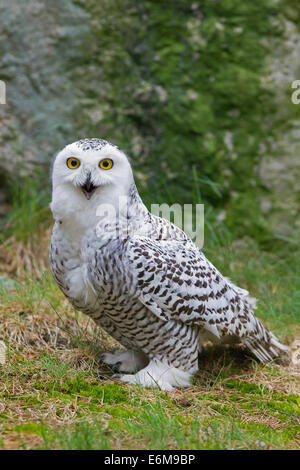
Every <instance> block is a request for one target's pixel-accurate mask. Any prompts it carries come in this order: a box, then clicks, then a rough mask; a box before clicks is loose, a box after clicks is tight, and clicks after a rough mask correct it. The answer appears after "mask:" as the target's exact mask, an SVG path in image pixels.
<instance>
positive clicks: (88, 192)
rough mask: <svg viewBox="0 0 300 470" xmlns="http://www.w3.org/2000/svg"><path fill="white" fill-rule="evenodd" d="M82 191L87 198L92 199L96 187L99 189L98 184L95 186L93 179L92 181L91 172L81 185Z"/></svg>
mask: <svg viewBox="0 0 300 470" xmlns="http://www.w3.org/2000/svg"><path fill="white" fill-rule="evenodd" d="M81 189H82V192H83V194H84V195H85V197H86V198H87V199H91V196H92V194H93V192H94V191H95V189H97V186H94V185H93V183H92V181H91V174H90V173H88V176H87V178H86V180H85V183H84V185H83V186H81Z"/></svg>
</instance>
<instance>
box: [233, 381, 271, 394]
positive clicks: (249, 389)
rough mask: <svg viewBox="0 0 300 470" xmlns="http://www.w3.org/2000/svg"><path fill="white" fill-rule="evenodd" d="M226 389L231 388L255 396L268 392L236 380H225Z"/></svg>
mask: <svg viewBox="0 0 300 470" xmlns="http://www.w3.org/2000/svg"><path fill="white" fill-rule="evenodd" d="M226 387H228V388H233V389H235V390H239V391H240V392H242V393H245V394H247V393H249V394H257V395H265V394H268V393H269V392H268V391H267V390H264V388H262V387H258V386H257V385H255V384H252V383H251V384H250V383H246V382H242V381H238V380H227V381H226Z"/></svg>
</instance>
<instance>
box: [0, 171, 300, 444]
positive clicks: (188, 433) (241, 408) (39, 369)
mask: <svg viewBox="0 0 300 470" xmlns="http://www.w3.org/2000/svg"><path fill="white" fill-rule="evenodd" d="M194 179H195V184H194V190H193V202H194V203H196V202H202V201H201V193H200V190H199V184H200V183H199V181H198V179H199V176H198V175H197V173H196V172H194ZM203 184H209V185H210V186H211V187H212V190H214V191H215V192H216V195H217V194H218V191H219V187H218V186H216V185H214V184H213V183H212V182H211V181H208V180H207V181H205V182H203V181H201V185H203ZM26 191H27V189H24V191H23V190H22V191H21V193H19V195H16V196H15V201H16V202H15V206H14V210H13V214H14V215H13V217H12V218H11V219H10V225H9V230H8V233H6V237H7V236H11V235H12V234H13V235H14V237H13V238H11V239H10V240H9V241H6V242H5V243H6V245H5V248H4V251H1V248H0V274H2V272H3V273H7V272H11V274H10V275H9V276H10V277H11V278H13V279H14V281H15V290H5V288H4V287H2V288H1V290H0V325H1V329H0V331H1V333H0V340H4V341H5V343H6V345H7V360H6V363H5V364H3V365H0V448H4V449H8V448H23V449H54V448H55V449H300V395H299V389H300V383H299V377H300V376H299V369H297V367H296V366H295V365H294V364H293V363H292V362H289V361H287V360H285V361H281V362H280V361H278V362H277V363H274V364H268V365H266V366H263V365H260V364H258V363H256V362H255V361H254V360H253V358H251V357H249V356H248V355H247V354H244V352H242V351H241V350H239V349H221V348H218V349H215V350H212V349H208V350H206V351H205V352H204V353H203V354H202V355H201V357H200V359H199V372H198V374H197V375H196V377H195V378H194V382H193V385H192V386H191V387H189V388H188V389H186V390H177V391H176V392H175V393H167V392H162V391H160V390H154V389H143V388H140V387H138V386H127V385H125V384H121V383H120V382H118V380H116V379H113V378H112V375H113V374H112V371H111V370H110V369H109V368H105V367H104V366H103V365H100V364H99V363H98V357H99V355H100V353H101V352H103V351H105V350H107V349H108V350H112V349H114V348H117V347H118V345H117V344H116V343H115V342H114V341H113V340H112V339H111V338H109V337H108V336H107V335H106V334H105V333H104V332H103V331H102V330H100V329H99V328H97V327H95V325H94V324H93V322H92V321H91V320H90V319H88V318H87V317H85V316H84V315H82V314H80V313H78V312H74V310H73V308H72V307H71V305H70V303H69V302H68V301H67V300H66V299H65V298H64V296H63V295H62V293H61V292H60V291H59V289H58V287H57V286H56V284H55V282H54V280H53V278H52V275H51V273H50V272H49V269H48V267H47V257H48V244H49V240H48V235H44V234H43V233H44V232H43V230H44V228H43V227H44V225H43V224H44V222H45V223H46V220H47V216H46V212H45V211H44V210H43V209H42V207H44V206H43V202H42V200H39V201H36V200H35V197H36V196H35V192H34V191H32V190H29V189H28V191H27V192H26ZM148 196H149V195H148ZM149 197H150V196H149ZM170 197H171V198H172V199H174V198H173V196H172V195H170ZM146 199H147V198H146ZM149 200H150V199H149ZM174 200H175V199H174ZM38 207H40V208H41V210H40V209H38ZM26 210H27V213H28V218H27V217H26V216H24V214H23V215H22V213H23V212H24V211H26ZM20 216H21V217H20ZM205 222H206V233H205V237H206V238H205V245H204V251H205V254H206V255H207V256H208V258H209V259H210V260H211V261H212V262H213V263H214V264H215V266H216V267H217V268H218V269H219V270H220V271H221V272H222V273H223V274H225V275H226V276H229V277H230V278H231V279H232V280H233V281H234V282H235V283H237V284H238V285H240V286H242V287H244V288H247V289H248V290H249V292H250V293H251V295H253V296H255V297H257V298H258V299H259V303H258V310H257V312H256V313H257V316H258V317H259V318H260V319H262V321H263V323H264V324H265V325H266V326H267V327H269V328H270V329H271V330H272V331H273V332H274V333H275V334H276V335H277V336H278V337H279V339H280V340H282V341H283V342H286V343H288V344H292V343H293V341H294V340H295V338H297V337H299V334H300V261H299V260H300V256H299V255H300V250H299V248H298V247H297V245H295V244H294V243H293V240H290V241H283V240H277V239H275V238H273V239H272V240H271V241H270V239H268V241H267V242H266V243H264V242H261V241H260V242H255V241H254V240H253V239H250V238H243V239H241V240H238V241H236V240H233V236H232V234H231V233H230V232H228V230H227V229H226V226H225V225H224V224H223V223H222V222H218V220H217V217H216V213H215V211H214V209H213V208H211V207H207V206H206V209H205ZM46 233H47V232H46ZM33 235H38V237H39V240H38V241H37V237H34V236H33ZM32 238H34V239H35V241H34V242H33V243H29V242H28V240H30V239H32ZM37 253H39V254H38V255H37ZM28 254H29V255H30V256H29V255H28ZM22 257H24V259H30V260H32V262H33V261H34V262H36V259H37V261H38V262H39V261H40V264H41V265H40V266H39V265H38V263H37V264H36V265H35V270H34V271H32V270H30V269H29V268H30V263H29V266H28V263H27V264H25V263H24V264H23V262H22ZM35 273H37V274H35Z"/></svg>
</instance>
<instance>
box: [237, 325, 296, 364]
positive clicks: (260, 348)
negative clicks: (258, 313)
mask: <svg viewBox="0 0 300 470" xmlns="http://www.w3.org/2000/svg"><path fill="white" fill-rule="evenodd" d="M255 323H256V324H255V328H254V331H255V333H254V332H253V333H252V334H250V335H249V336H245V337H243V338H241V340H242V343H243V344H244V345H245V346H246V347H247V348H248V349H249V350H250V351H251V352H252V353H253V354H254V355H255V357H257V359H258V360H259V361H260V362H269V361H272V360H273V359H275V358H276V357H278V356H280V355H281V353H282V352H287V351H288V347H287V346H285V345H284V344H281V343H280V342H279V341H278V339H277V338H276V336H274V335H273V333H271V331H269V330H267V329H266V328H265V327H264V326H263V325H262V324H261V322H260V321H259V320H258V319H257V318H255Z"/></svg>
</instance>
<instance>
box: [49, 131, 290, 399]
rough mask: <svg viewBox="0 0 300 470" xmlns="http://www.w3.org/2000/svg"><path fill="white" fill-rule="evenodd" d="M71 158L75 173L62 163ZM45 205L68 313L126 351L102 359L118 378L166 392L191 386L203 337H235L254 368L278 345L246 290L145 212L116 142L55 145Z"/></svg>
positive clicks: (53, 259)
mask: <svg viewBox="0 0 300 470" xmlns="http://www.w3.org/2000/svg"><path fill="white" fill-rule="evenodd" d="M69 157H72V158H74V159H75V160H78V161H79V167H78V168H76V169H69V168H67V167H66V159H67V158H69ZM101 159H110V160H111V161H112V162H113V166H112V168H111V169H110V170H109V171H106V170H104V169H102V170H101V168H99V161H100V160H101ZM82 189H84V191H83V190H82ZM87 195H88V197H87ZM122 198H123V199H124V198H127V203H126V205H124V204H123V205H122V204H121V205H120V200H123V199H122ZM108 204H109V205H110V206H111V207H113V208H114V209H115V211H116V214H117V217H116V218H112V217H111V214H110V213H109V207H108V209H107V210H108V213H106V214H103V211H102V209H103V208H107V207H106V206H107V205H108ZM51 208H52V211H53V215H54V218H55V220H56V223H55V225H54V228H53V233H52V240H51V250H50V259H51V268H52V272H53V275H54V277H55V279H56V282H57V283H58V285H59V287H60V288H61V290H62V291H63V292H64V294H65V295H66V296H67V297H68V299H69V300H70V301H71V302H72V304H73V305H74V307H75V308H76V309H78V310H81V311H82V312H84V313H86V314H87V315H89V316H91V317H92V318H93V319H94V320H95V322H96V323H98V324H100V325H101V326H102V327H103V328H104V329H105V330H106V331H107V332H108V333H109V334H110V335H111V336H113V337H114V338H115V339H116V340H117V341H118V342H119V343H120V344H121V345H123V346H124V347H125V348H126V349H128V352H126V351H117V352H116V353H115V354H109V353H107V354H104V355H103V357H102V359H103V361H104V362H106V363H108V364H112V365H114V367H116V368H118V369H119V371H120V372H131V373H132V372H136V373H135V374H124V375H121V376H120V379H121V380H123V381H124V382H128V383H141V384H142V385H145V386H156V385H158V386H159V387H161V388H162V389H165V390H172V389H173V388H174V387H176V386H187V385H189V383H190V378H191V376H192V375H193V374H194V373H195V372H196V371H197V370H198V353H199V351H201V340H202V337H203V335H209V337H210V338H211V339H213V340H214V341H224V339H225V340H226V339H236V340H238V341H240V342H241V343H243V344H244V345H245V346H247V348H248V349H249V350H251V351H252V352H253V353H254V354H255V356H256V357H257V358H258V359H259V360H260V361H262V362H266V361H268V360H272V359H273V358H274V357H276V356H277V355H278V354H279V353H280V351H281V350H285V349H286V347H285V346H283V345H282V344H280V343H279V342H278V340H277V339H276V338H275V336H274V335H273V334H272V333H271V332H269V331H268V330H266V329H265V328H264V326H263V325H262V324H261V322H260V321H259V320H258V319H257V318H256V317H255V316H254V314H253V307H254V304H253V299H251V298H250V297H249V295H248V292H247V291H245V290H244V289H241V288H239V287H237V286H235V285H234V284H233V283H232V282H231V281H230V280H229V279H227V278H225V277H224V276H222V274H221V273H220V272H219V271H218V270H217V269H216V268H215V267H214V266H213V265H212V264H211V263H210V262H209V261H208V260H207V259H206V257H205V256H204V254H203V253H202V252H201V251H199V249H198V248H197V247H196V246H195V245H194V243H193V242H192V241H191V240H190V239H189V238H188V237H187V236H186V234H185V233H184V232H183V231H181V230H180V229H179V228H178V227H176V226H175V225H173V224H172V223H170V222H168V221H167V220H165V219H162V218H159V217H156V216H153V215H152V214H150V213H149V212H148V210H147V209H146V207H145V206H144V204H143V203H142V201H141V199H140V197H139V195H138V192H137V189H136V186H135V184H134V180H133V176H132V170H131V167H130V163H129V161H128V159H127V157H126V156H125V154H124V153H123V152H121V151H120V150H119V149H118V148H117V147H116V146H113V145H111V144H109V143H108V142H106V141H103V140H100V139H90V140H88V139H85V140H82V141H79V142H76V143H74V144H71V145H69V146H67V147H66V148H65V149H63V150H62V151H61V152H60V153H59V154H58V155H57V157H56V160H55V163H54V169H53V199H52V203H51ZM99 208H100V213H99Z"/></svg>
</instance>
